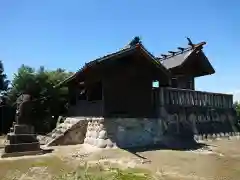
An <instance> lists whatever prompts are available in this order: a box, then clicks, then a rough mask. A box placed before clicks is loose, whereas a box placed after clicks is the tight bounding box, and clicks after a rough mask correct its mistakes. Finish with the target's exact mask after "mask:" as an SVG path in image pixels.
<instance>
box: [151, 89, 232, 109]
mask: <svg viewBox="0 0 240 180" xmlns="http://www.w3.org/2000/svg"><path fill="white" fill-rule="evenodd" d="M153 98H154V100H155V101H157V102H158V104H159V105H173V106H184V107H192V106H197V107H211V108H232V107H233V95H230V94H220V93H209V92H203V91H194V90H188V89H177V88H168V87H167V88H156V89H154V90H153Z"/></svg>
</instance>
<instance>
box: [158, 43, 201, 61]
mask: <svg viewBox="0 0 240 180" xmlns="http://www.w3.org/2000/svg"><path fill="white" fill-rule="evenodd" d="M205 44H206V42H204V41H203V42H200V43H197V44H193V45H192V46H190V47H187V48H182V47H178V49H180V50H179V51H176V52H174V51H168V52H170V53H172V54H168V55H165V54H161V56H163V58H162V57H156V58H157V59H158V60H160V61H164V60H166V59H169V58H172V57H174V56H177V55H179V54H183V53H185V52H188V51H190V50H194V49H196V48H201V47H202V46H203V45H205Z"/></svg>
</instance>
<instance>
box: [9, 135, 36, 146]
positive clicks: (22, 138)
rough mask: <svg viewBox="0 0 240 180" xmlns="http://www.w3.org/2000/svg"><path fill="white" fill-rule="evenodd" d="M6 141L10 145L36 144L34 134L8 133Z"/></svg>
mask: <svg viewBox="0 0 240 180" xmlns="http://www.w3.org/2000/svg"><path fill="white" fill-rule="evenodd" d="M7 140H9V143H10V144H22V143H32V142H38V140H37V136H36V135H35V134H13V133H9V134H8V135H7Z"/></svg>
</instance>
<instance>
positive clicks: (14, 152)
mask: <svg viewBox="0 0 240 180" xmlns="http://www.w3.org/2000/svg"><path fill="white" fill-rule="evenodd" d="M42 152H43V151H42V150H41V148H40V143H39V141H38V140H37V137H36V134H34V128H33V126H29V125H18V124H15V125H14V126H13V128H11V130H10V133H8V134H7V141H6V143H5V148H4V153H3V154H2V157H12V156H22V155H33V154H41V153H42Z"/></svg>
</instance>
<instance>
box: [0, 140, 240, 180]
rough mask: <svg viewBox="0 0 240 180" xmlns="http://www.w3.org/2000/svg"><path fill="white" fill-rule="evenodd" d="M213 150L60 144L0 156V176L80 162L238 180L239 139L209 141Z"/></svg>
mask: <svg viewBox="0 0 240 180" xmlns="http://www.w3.org/2000/svg"><path fill="white" fill-rule="evenodd" d="M206 143H207V144H208V145H209V148H210V150H194V151H183V150H162V149H157V150H156V149H155V150H147V151H142V152H140V151H139V152H134V153H133V152H129V151H126V150H121V149H105V150H101V149H97V148H93V147H91V146H86V145H75V146H61V147H60V146H59V147H54V151H53V152H52V153H49V154H45V155H41V156H25V157H16V158H5V159H0V179H4V180H10V179H13V177H17V178H16V179H22V180H28V179H36V180H38V179H39V180H40V179H45V180H48V179H49V180H50V179H52V178H53V177H54V176H55V175H59V174H61V173H65V172H70V171H72V170H73V169H74V168H76V167H78V166H79V165H84V164H85V163H86V162H87V163H88V164H90V165H91V164H92V165H96V164H102V165H104V166H110V167H115V166H118V167H124V168H126V167H130V168H141V169H146V170H148V171H151V172H152V173H153V174H154V175H156V176H157V177H158V178H159V179H163V180H195V179H196V180H199V179H201V180H221V179H222V180H238V179H239V177H240V151H239V149H240V140H239V139H237V138H233V139H231V140H228V139H223V140H216V141H208V142H206Z"/></svg>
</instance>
